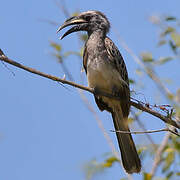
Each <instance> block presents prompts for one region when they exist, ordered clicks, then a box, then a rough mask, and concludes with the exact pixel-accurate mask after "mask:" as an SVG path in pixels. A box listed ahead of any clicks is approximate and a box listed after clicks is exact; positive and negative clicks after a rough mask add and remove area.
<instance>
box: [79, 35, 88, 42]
mask: <svg viewBox="0 0 180 180" xmlns="http://www.w3.org/2000/svg"><path fill="white" fill-rule="evenodd" d="M80 39H81V40H82V41H84V42H85V41H87V39H88V35H87V34H81V35H80Z"/></svg>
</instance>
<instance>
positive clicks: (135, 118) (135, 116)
mask: <svg viewBox="0 0 180 180" xmlns="http://www.w3.org/2000/svg"><path fill="white" fill-rule="evenodd" d="M131 113H132V114H133V117H134V120H135V121H136V122H137V124H138V125H139V127H140V128H141V129H142V130H143V131H147V129H146V128H145V126H144V124H143V123H142V122H141V121H140V119H139V116H137V114H136V113H135V112H134V111H131ZM145 135H146V137H147V139H148V140H149V142H150V143H151V144H152V146H153V149H154V150H156V144H155V143H154V141H153V139H152V138H151V136H150V135H149V134H148V133H146V134H145Z"/></svg>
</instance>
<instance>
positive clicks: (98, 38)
mask: <svg viewBox="0 0 180 180" xmlns="http://www.w3.org/2000/svg"><path fill="white" fill-rule="evenodd" d="M105 37H106V33H104V32H103V31H102V30H96V31H93V32H92V33H89V32H88V40H87V42H86V46H87V47H88V48H90V49H96V48H97V49H99V48H101V49H102V48H104V46H105V45H104V40H105Z"/></svg>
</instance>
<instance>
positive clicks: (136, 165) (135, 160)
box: [112, 109, 141, 174]
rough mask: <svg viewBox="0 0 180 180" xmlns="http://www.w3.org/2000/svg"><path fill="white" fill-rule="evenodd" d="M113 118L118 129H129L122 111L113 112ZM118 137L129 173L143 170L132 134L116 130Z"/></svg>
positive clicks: (125, 167) (122, 156) (125, 166)
mask: <svg viewBox="0 0 180 180" xmlns="http://www.w3.org/2000/svg"><path fill="white" fill-rule="evenodd" d="M112 118H113V122H114V127H115V130H116V131H129V127H128V124H127V123H128V122H127V121H128V119H127V117H126V118H123V116H122V111H121V109H120V110H116V111H114V112H112ZM116 136H117V139H118V143H119V147H120V151H121V158H122V163H123V166H124V169H125V170H126V172H127V173H130V174H131V173H139V172H140V170H141V161H140V159H139V156H138V153H137V150H136V147H135V144H134V142H133V139H132V136H131V134H125V133H118V132H116Z"/></svg>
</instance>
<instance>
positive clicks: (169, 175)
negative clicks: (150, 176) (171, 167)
mask: <svg viewBox="0 0 180 180" xmlns="http://www.w3.org/2000/svg"><path fill="white" fill-rule="evenodd" d="M172 175H174V172H172V171H170V172H169V173H168V174H167V175H166V177H167V178H168V179H169V178H170V177H171V176H172Z"/></svg>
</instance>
